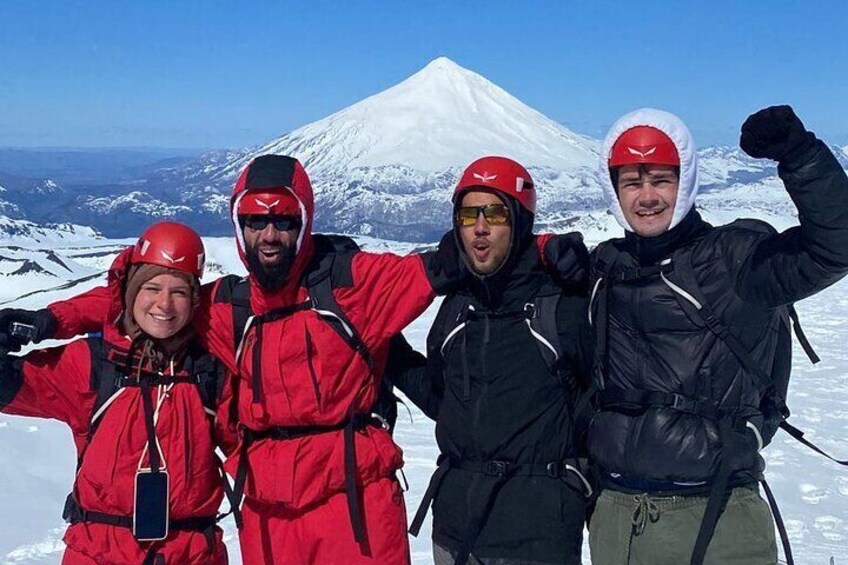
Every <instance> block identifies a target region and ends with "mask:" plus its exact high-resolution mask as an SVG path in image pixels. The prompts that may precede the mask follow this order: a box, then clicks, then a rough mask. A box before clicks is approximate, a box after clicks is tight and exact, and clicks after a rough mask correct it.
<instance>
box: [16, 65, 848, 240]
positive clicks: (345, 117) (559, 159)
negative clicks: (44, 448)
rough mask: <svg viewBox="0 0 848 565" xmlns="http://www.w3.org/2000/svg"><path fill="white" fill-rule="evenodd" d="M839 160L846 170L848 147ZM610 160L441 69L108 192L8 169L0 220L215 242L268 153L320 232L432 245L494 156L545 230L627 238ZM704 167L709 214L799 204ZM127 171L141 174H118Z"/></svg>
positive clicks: (758, 175)
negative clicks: (469, 176)
mask: <svg viewBox="0 0 848 565" xmlns="http://www.w3.org/2000/svg"><path fill="white" fill-rule="evenodd" d="M834 150H835V152H837V154H838V156H839V158H840V159H841V160H842V162H843V165H846V166H848V149H846V148H834ZM599 151H600V141H598V140H595V139H592V138H589V137H587V136H584V135H580V134H577V133H575V132H572V131H571V130H569V129H568V128H566V127H565V126H563V125H561V124H559V123H557V122H555V121H553V120H551V119H549V118H547V117H545V116H544V115H543V114H541V113H539V112H538V111H536V110H534V109H532V108H530V107H529V106H527V105H525V104H523V103H522V102H521V101H519V100H518V99H516V98H515V97H513V96H512V95H510V94H509V93H508V92H506V91H505V90H503V89H502V88H500V87H498V86H496V85H495V84H493V83H491V82H490V81H488V80H487V79H486V78H484V77H482V76H481V75H479V74H477V73H474V72H473V71H470V70H468V69H465V68H463V67H461V66H459V65H457V64H456V63H454V62H453V61H451V60H450V59H447V58H444V57H441V58H438V59H435V60H434V61H432V62H430V63H429V64H428V65H427V66H425V67H424V68H423V69H421V70H420V71H418V72H417V73H415V74H413V75H412V76H410V77H409V78H407V79H406V80H404V81H402V82H400V83H399V84H397V85H395V86H393V87H391V88H388V89H386V90H384V91H382V92H380V93H378V94H375V95H373V96H369V97H367V98H365V99H363V100H361V101H359V102H357V103H355V104H353V105H351V106H349V107H347V108H344V109H342V110H340V111H338V112H336V113H334V114H332V115H330V116H327V117H326V118H323V119H320V120H317V121H315V122H312V123H310V124H307V125H305V126H303V127H300V128H298V129H295V130H293V131H291V132H289V133H287V134H285V135H282V136H280V137H278V138H276V139H273V140H270V141H268V142H267V143H265V144H262V145H260V146H257V147H254V148H245V149H234V150H222V151H214V152H208V153H205V154H203V155H200V156H199V157H197V158H194V159H190V158H187V157H185V156H173V158H172V159H170V160H164V161H161V160H160V161H158V162H157V161H155V160H154V161H152V162H150V163H148V165H147V166H141V167H140V168H135V169H133V168H132V167H131V166H129V167H128V168H124V169H120V171H118V172H116V171H115V170H114V168H113V170H111V172H110V175H111V176H110V177H109V178H111V179H112V180H111V181H109V182H105V181H104V182H96V183H95V182H90V183H85V184H82V185H79V184H74V183H72V182H68V183H66V182H61V181H59V182H57V181H56V180H55V179H50V178H47V177H37V176H32V177H29V176H26V177H24V176H13V175H9V174H4V173H3V169H2V167H0V187H4V186H5V187H6V190H5V191H4V190H0V214H5V215H7V216H9V217H10V218H20V219H26V220H30V221H32V222H36V223H41V222H54V223H56V222H71V223H74V224H79V225H88V226H93V227H94V228H95V229H96V230H97V231H99V232H101V233H103V234H104V235H106V236H109V237H128V236H134V235H137V234H138V233H139V232H140V231H141V230H142V229H143V228H144V227H145V226H147V225H148V224H150V223H151V222H153V221H156V220H160V219H164V218H175V219H178V220H180V221H184V222H187V223H189V224H191V225H193V226H194V227H196V228H197V229H198V230H199V231H200V232H201V233H203V234H206V235H229V234H231V233H232V226H231V224H230V221H229V219H228V214H227V211H228V206H229V198H230V191H231V189H232V185H233V183H234V182H235V179H236V177H237V175H238V173H239V172H240V171H241V170H242V169H243V167H244V166H245V165H246V164H247V163H248V162H249V161H250V160H251V159H252V158H254V157H256V156H257V155H261V154H266V153H274V154H287V155H293V156H295V157H298V158H299V159H300V160H301V161H302V162H303V163H304V166H305V167H306V169H307V171H308V173H309V175H310V178H311V179H312V182H313V187H314V189H315V194H316V203H317V206H316V222H315V224H316V229H318V230H322V231H332V232H345V233H351V234H361V235H370V236H374V237H378V238H384V239H392V240H402V241H414V242H428V241H434V240H436V239H437V238H438V237H439V235H440V234H441V233H442V232H443V231H444V230H445V229H446V228H447V227H448V225H449V217H450V216H449V212H450V197H451V193H452V190H453V186H454V184H455V182H456V179H457V178H458V176H459V174H460V172H461V170H462V168H463V167H464V166H465V165H467V164H468V163H470V162H471V161H472V160H474V159H476V158H478V157H481V156H484V155H490V154H496V155H505V156H509V157H512V158H514V159H516V160H518V161H519V162H521V163H523V164H524V165H526V166H527V167H528V169H529V170H530V172H531V174H532V175H533V177H534V179H535V180H536V184H537V186H538V188H539V214H538V218H537V221H538V223H539V225H541V226H545V227H546V229H558V230H561V229H575V228H576V227H584V228H586V227H587V226H588V229H592V230H594V229H598V230H600V232H599V233H602V232H603V233H605V232H611V233H612V232H616V233H617V232H618V230H619V228H617V226H616V225H615V224H614V221H612V218H611V217H610V216H609V215H608V214H606V211H605V208H606V205H605V203H604V201H603V198H602V193H601V188H600V183H599V180H598V176H597V175H598V159H599ZM700 156H701V180H702V187H703V193H704V194H705V195H710V196H709V197H707V198H705V199H703V200H704V202H703V203H704V204H706V205H707V206H708V207H710V208H711V209H715V210H719V211H722V213H724V212H726V210H725V209H726V208H727V207H733V206H737V207H738V206H740V205H741V206H742V207H743V208H744V209H745V210H748V209H753V210H758V209H762V210H764V211H766V212H768V211H769V210H770V209H771V208H772V207H773V206H774V203H775V198H777V199H778V201H779V202H782V203H783V204H785V203H788V202H789V200H788V198H786V195H785V194H783V192H782V190H780V189H779V188H777V189H776V190H777V191H778V192H779V194H777V195H772V194H770V192H771V191H772V189H771V188H768V189H763V190H760V191H757V190H754V191H745V190H742V191H740V190H739V187H740V186H769V187H771V186H772V185H773V183H772V182H769V181H767V179H769V178H774V177H775V175H776V170H775V167H774V165H773V164H772V163H771V162H769V161H762V160H755V159H751V158H750V157H748V156H746V155H744V154H743V153H742V152H741V151H740V150H739V149H738V148H731V147H708V148H705V149H703V150H701V151H700ZM0 157H2V150H0ZM0 165H2V158H0ZM127 170H130V171H134V172H135V175H129V177H127V176H121V175H126V171H127ZM121 171H123V172H121ZM118 173H120V174H118ZM115 175H118V176H115ZM107 176H108V175H107ZM763 183H765V184H763ZM728 189H730V190H731V191H732V192H733V194H734V197H733V199H728V200H727V201H726V202H723V201H722V198H721V197H720V195H721V194H722V193H723V191H725V190H728ZM743 196H744V198H742V197H743ZM740 198H742V199H741V200H740ZM783 204H781V207H780V209H783ZM790 206H791V204H790ZM790 211H794V209H792V210H790Z"/></svg>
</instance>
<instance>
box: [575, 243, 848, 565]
mask: <svg viewBox="0 0 848 565" xmlns="http://www.w3.org/2000/svg"><path fill="white" fill-rule="evenodd" d="M618 253H619V252H618V251H617V250H616V249H615V247H614V246H613V244H612V243H603V244H601V245H599V246H598V248H597V249H596V268H597V270H598V272H599V275H600V276H599V278H598V280H597V282H596V283H595V285H594V288H593V290H592V296H591V299H590V302H589V319H590V322H591V323H593V325H595V328H596V336H597V337H596V344H597V348H596V350H595V363H594V367H595V370H594V373H593V379H592V385H591V393H592V394H591V396H593V399H594V401H595V404H596V407H597V408H598V409H600V410H612V411H618V412H622V413H631V414H634V413H635V414H638V413H642V412H644V411H645V410H647V409H649V408H658V407H662V408H669V409H672V410H676V411H679V412H684V413H688V414H694V415H698V416H700V417H702V418H705V419H707V420H710V421H712V422H714V423H715V425H716V427H717V429H718V432H719V440H720V445H721V448H720V452H719V454H718V462H719V465H718V469H717V470H716V472H715V474H714V476H713V478H712V481H711V482H710V483H708V484H706V485H705V487H703V488H700V489H698V488H695V489H692V490H691V491H687V492H689V493H690V494H702V493H703V491H704V489H708V501H707V506H706V508H705V512H704V517H703V519H702V521H701V526H700V529H699V531H698V537H697V540H696V542H695V547H694V550H693V554H692V558H691V565H701V564H702V563H703V560H704V557H705V555H706V552H707V548H708V547H709V543H710V541H711V539H712V536H713V534H714V533H715V528H716V525H717V524H718V520H719V518H720V517H721V514H722V512H723V511H724V508H725V506H726V503H727V500H728V498H729V496H730V491H731V490H732V488H735V487H736V486H740V485H741V484H744V483H745V482H746V480H744V479H743V480H741V481H740V479H739V478H738V477H735V476H734V475H733V469H732V465H731V463H732V455H733V454H734V453H739V452H743V451H746V450H750V449H751V447H750V444H746V442H744V441H742V440H741V438H743V437H744V435H745V434H746V433H747V432H748V431H751V432H753V433H754V435H755V436H756V438H757V444H758V449H762V447H763V446H764V445H766V444H767V443H768V441H770V440H771V435H773V431H774V430H776V429H777V428H778V427H779V428H782V429H784V430H786V431H787V432H788V433H789V434H790V435H792V437H794V438H795V439H797V440H798V441H800V442H801V443H803V444H804V445H806V446H807V447H810V448H811V449H813V450H815V451H817V452H818V453H820V454H822V455H824V456H826V457H828V458H829V459H831V460H833V461H835V462H837V463H839V464H840V465H848V461H840V460H837V459H834V458H833V457H831V456H830V455H828V454H827V453H825V452H824V451H822V450H821V449H820V448H819V447H818V446H815V445H814V444H812V442H810V441H809V440H806V439H804V438H803V435H804V433H803V432H802V431H800V430H798V429H797V428H795V427H794V426H792V425H790V424H789V423H787V422H786V418H788V417H789V410H788V408H787V407H786V403H785V398H786V387H787V385H788V378H789V370H790V366H789V362H788V360H787V361H786V364H785V365H781V366H779V367H777V366H776V367H773V368H772V374H768V373H766V371H765V370H763V368H762V367H761V365H760V364H759V363H757V361H756V360H755V359H754V358H753V356H752V355H751V353H750V352H749V351H748V350H747V349H746V348H745V346H744V345H743V344H742V342H741V341H740V340H739V339H738V338H737V337H736V336H735V335H734V334H733V332H732V331H731V329H730V328H729V327H728V326H727V324H725V323H724V321H723V320H722V319H721V318H720V317H719V316H717V315H716V314H715V313H714V312H713V311H712V309H711V308H710V306H709V302H708V300H707V298H706V297H705V295H704V293H703V291H702V289H701V287H700V285H699V283H698V281H697V278H696V276H695V273H694V270H693V268H692V264H691V253H687V252H686V250H685V249H681V250H678V251H676V252H675V253H673V254H672V256H671V257H669V258H666V259H665V260H663V261H661V262H660V263H658V264H657V265H651V266H647V267H641V268H620V267H619V268H617V269H614V267H615V263H616V259H617V256H618ZM655 277H659V278H660V280H661V281H662V282H663V283H664V284H665V285H666V286H667V287H668V288H669V289H670V290H671V291H672V293H673V294H674V296H675V298H676V299H677V303H678V304H679V305H680V307H681V309H682V310H683V311H684V312H685V313H686V314H687V315H688V316H689V318H690V319H691V320H694V321H695V322H696V323H697V324H699V325H701V327H705V328H707V329H708V330H709V331H710V332H711V333H712V334H713V335H714V336H715V337H716V338H717V339H718V341H720V342H721V343H723V344H724V345H725V346H726V347H727V348H728V350H730V352H731V353H732V354H733V355H734V356H735V357H736V358H737V360H738V361H739V362H740V364H741V365H742V366H743V368H744V369H745V370H746V371H747V372H748V373H749V374H751V375H753V376H754V377H755V378H756V381H757V383H758V386H759V387H760V390H762V391H765V392H764V395H765V396H764V398H763V404H765V405H766V408H771V407H773V411H774V414H773V415H771V416H773V417H775V418H777V419H778V421H777V425H776V426H775V427H774V430H769V432H770V433H768V432H767V433H766V437H765V438H764V437H763V434H762V433H761V432H760V430H758V429H757V427H756V426H755V425H754V424H752V423H751V422H749V421H746V420H745V419H743V418H742V417H741V416H740V415H739V414H738V413H737V410H736V409H734V407H730V408H722V407H720V406H719V404H718V402H717V401H716V400H715V399H713V398H704V397H689V396H686V395H683V394H679V393H676V392H662V391H647V390H623V389H617V388H613V387H609V386H607V385H606V382H605V380H606V375H608V374H609V340H608V332H609V312H608V302H609V296H610V291H611V289H612V287H613V286H614V285H617V284H627V283H633V282H637V281H640V280H645V279H649V278H655ZM778 311H779V315H780V317H781V324H785V325H783V326H782V327H781V330H784V331H786V334H787V335H786V339H785V340H784V341H783V342H782V343H781V342H778V352H777V353H778V355H779V354H780V353H781V350H780V348H781V347H787V348H790V352H791V338H790V337H789V335H788V332H789V329H788V325H789V321H790V320H791V326H792V329H793V330H794V333H795V335H796V337H797V339H798V341H799V343H800V345H801V346H802V348H803V349H804V352H805V353H806V354H807V356H808V357H809V358H810V361H811V362H812V363H814V364H815V363H818V362H819V357H818V356H817V355H816V353H815V351H814V350H813V348H812V345H811V344H810V342H809V340H807V338H806V336H805V335H804V332H803V330H802V329H801V325H800V322H799V320H798V315H797V313H796V311H795V308H794V306H793V305H791V304H789V305H786V306H781V307H779V308H778ZM768 416H770V415H769V414H764V417H768ZM764 428H765V426H764ZM758 475H759V476H757V477H754V481H756V482H760V483H762V485H763V489H764V491H765V493H766V497H767V499H768V502H769V505H770V506H771V510H772V513H773V515H774V518H775V523H776V525H777V528H778V531H779V533H780V537H781V543H782V545H783V550H784V554H785V556H786V560H787V563H788V564H789V565H792V564H793V563H794V560H793V557H792V550H791V547H790V545H789V539H788V536H787V533H786V528H785V525H784V523H783V519H782V517H781V515H780V511H779V509H778V507H777V502H776V500H775V499H774V495H773V493H772V491H771V488H770V486H769V485H768V483H767V482H766V480H765V477H764V476H762V475H761V474H758ZM747 482H748V483H750V482H751V481H750V480H747Z"/></svg>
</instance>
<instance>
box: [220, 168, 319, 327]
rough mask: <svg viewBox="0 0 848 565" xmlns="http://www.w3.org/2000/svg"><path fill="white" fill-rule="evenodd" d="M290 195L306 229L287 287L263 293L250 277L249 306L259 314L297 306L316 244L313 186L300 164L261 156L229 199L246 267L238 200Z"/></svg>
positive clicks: (298, 241) (302, 232) (299, 239)
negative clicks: (250, 195)
mask: <svg viewBox="0 0 848 565" xmlns="http://www.w3.org/2000/svg"><path fill="white" fill-rule="evenodd" d="M260 189H261V190H263V191H268V190H269V189H272V190H279V191H280V192H283V191H288V192H289V193H290V194H292V195H294V197H295V198H296V199H297V202H298V205H299V207H300V215H301V220H302V222H303V227H302V228H301V230H300V235H299V236H298V240H297V250H296V256H295V261H294V264H293V265H292V269H291V272H290V273H289V276H288V280H287V281H286V283H285V285H284V286H283V287H282V288H280V289H277V290H274V291H268V290H266V289H264V288H263V287H262V286H261V285H260V284H259V283H258V281H257V280H256V278H255V277H254V276H253V274H252V273H251V274H250V291H251V292H250V305H251V308H252V309H253V311H254V312H255V313H257V314H261V313H263V312H267V311H269V310H273V309H275V308H280V307H283V306H286V305H289V304H292V303H294V302H295V301H296V300H297V299H298V296H297V293H298V287H299V281H300V278H301V276H302V275H303V273H304V271H305V270H306V267H307V266H308V265H309V262H310V260H311V259H312V254H313V249H314V243H313V240H312V220H313V217H314V215H315V200H314V196H313V194H312V184H311V183H310V182H309V177H308V176H307V174H306V170H305V169H304V168H303V165H301V164H300V161H298V160H297V159H295V158H293V157H286V156H282V155H261V156H259V157H257V158H255V159H254V160H253V161H251V162H250V164H249V165H247V167H245V169H244V170H243V171H242V172H241V175H239V178H238V181H236V185H235V187H234V188H233V196H232V198H231V199H230V216H231V218H232V221H233V227H234V228H235V232H236V245H237V246H238V252H239V257H241V261H242V263H244V265H245V267H247V266H248V265H247V258H246V257H245V251H244V236H243V235H242V231H241V228H240V227H239V223H238V216H237V214H236V210H237V209H238V203H239V200H240V199H241V198H242V197H243V196H244V195H245V194H246V193H247V192H248V191H251V190H260Z"/></svg>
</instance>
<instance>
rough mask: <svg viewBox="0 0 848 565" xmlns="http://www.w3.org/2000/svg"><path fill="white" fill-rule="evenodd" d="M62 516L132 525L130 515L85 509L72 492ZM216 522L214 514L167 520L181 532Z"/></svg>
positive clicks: (75, 521) (70, 519)
mask: <svg viewBox="0 0 848 565" xmlns="http://www.w3.org/2000/svg"><path fill="white" fill-rule="evenodd" d="M62 518H64V520H65V521H66V522H67V523H69V524H71V525H74V524H79V523H80V522H88V523H93V524H105V525H107V526H114V527H116V528H129V529H132V527H133V517H132V516H121V515H119V514H107V513H106V512H95V511H93V510H86V509H85V508H83V507H82V506H80V505H79V502H77V499H76V498H75V497H74V495H73V494H69V495H68V498H67V499H66V500H65V509H64V510H63V511H62ZM216 523H217V520H216V517H215V516H198V517H191V518H180V519H178V520H170V521H169V522H168V524H169V529H170V530H177V531H183V532H206V531H208V530H209V529H211V528H213V527H214V526H215V524H216Z"/></svg>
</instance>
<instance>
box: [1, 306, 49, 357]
mask: <svg viewBox="0 0 848 565" xmlns="http://www.w3.org/2000/svg"><path fill="white" fill-rule="evenodd" d="M15 322H17V323H19V324H26V325H28V326H32V327H33V328H34V331H33V333H32V336H31V338H32V340H31V341H32V342H33V343H38V342H39V341H42V340H45V339H50V338H51V337H53V335H54V334H55V333H56V326H57V325H58V322H57V320H56V317H55V316H54V315H53V313H52V312H50V310H47V309H46V308H45V309H43V310H21V309H18V308H5V309H3V310H0V340H5V341H4V343H7V344H9V345H11V346H12V350H13V351H17V349H20V346H22V345H27V344H28V343H29V342H30V340H29V339H27V338H26V337H24V336H21V335H17V334H13V333H12V331H11V330H12V324H13V323H15ZM14 346H17V349H14Z"/></svg>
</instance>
